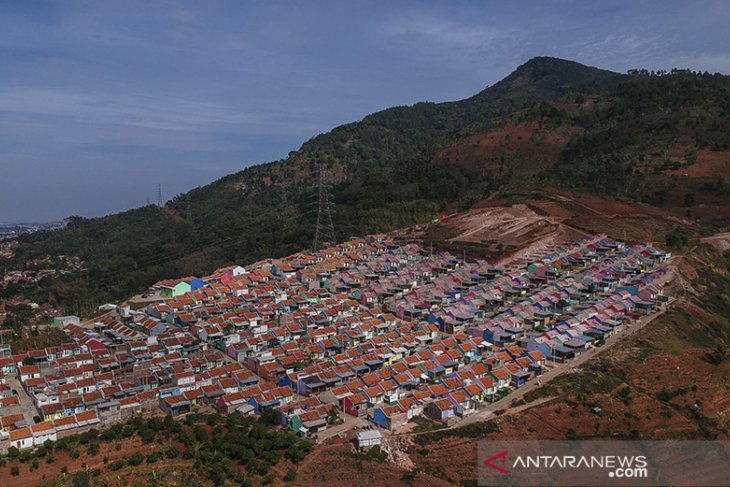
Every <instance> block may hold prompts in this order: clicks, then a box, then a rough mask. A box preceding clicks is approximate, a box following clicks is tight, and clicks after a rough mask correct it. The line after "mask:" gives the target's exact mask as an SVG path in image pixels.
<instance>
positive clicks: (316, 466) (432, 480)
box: [293, 443, 453, 487]
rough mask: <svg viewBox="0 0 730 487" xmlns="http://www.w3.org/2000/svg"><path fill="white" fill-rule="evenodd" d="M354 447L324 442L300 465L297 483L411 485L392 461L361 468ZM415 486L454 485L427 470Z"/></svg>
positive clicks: (419, 477) (363, 465) (309, 484)
mask: <svg viewBox="0 0 730 487" xmlns="http://www.w3.org/2000/svg"><path fill="white" fill-rule="evenodd" d="M353 451H354V450H353V446H352V445H351V444H349V443H337V444H332V445H323V446H319V447H317V448H316V449H315V451H314V452H313V453H312V454H310V455H309V456H308V457H307V458H306V459H305V460H304V461H303V462H302V463H301V465H300V466H299V468H298V471H297V478H296V480H295V481H294V483H293V485H296V486H301V487H307V486H313V485H322V486H340V485H342V486H344V485H358V486H359V485H363V486H365V485H371V486H377V487H382V486H384V485H407V483H406V482H405V480H403V479H402V477H403V475H404V474H405V473H406V471H405V470H403V469H400V468H398V467H397V466H396V465H394V464H392V463H387V462H386V463H378V462H374V461H364V462H362V467H361V468H360V467H358V465H357V461H356V459H355V458H354V457H353V456H352V452H353ZM412 485H418V486H433V487H445V486H450V485H453V484H452V483H449V482H447V481H445V480H442V479H440V478H436V477H432V476H430V475H427V474H425V473H421V474H419V475H418V476H417V477H416V478H415V479H414V480H413V483H412Z"/></svg>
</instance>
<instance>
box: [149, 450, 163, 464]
mask: <svg viewBox="0 0 730 487" xmlns="http://www.w3.org/2000/svg"><path fill="white" fill-rule="evenodd" d="M161 456H162V454H161V453H160V452H158V451H153V452H152V453H150V454H149V455H147V463H155V462H157V461H158V460H159V459H160V457H161Z"/></svg>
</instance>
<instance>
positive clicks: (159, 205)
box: [157, 184, 162, 208]
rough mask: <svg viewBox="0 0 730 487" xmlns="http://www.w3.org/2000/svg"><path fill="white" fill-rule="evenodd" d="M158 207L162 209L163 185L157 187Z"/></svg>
mask: <svg viewBox="0 0 730 487" xmlns="http://www.w3.org/2000/svg"><path fill="white" fill-rule="evenodd" d="M157 206H158V207H159V208H162V185H161V184H158V185H157Z"/></svg>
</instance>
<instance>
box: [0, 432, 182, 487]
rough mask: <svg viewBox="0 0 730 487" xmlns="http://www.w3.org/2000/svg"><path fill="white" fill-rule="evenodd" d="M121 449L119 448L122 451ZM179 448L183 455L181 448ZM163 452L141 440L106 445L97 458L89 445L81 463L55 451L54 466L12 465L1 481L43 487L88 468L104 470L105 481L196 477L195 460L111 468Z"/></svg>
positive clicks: (81, 449)
mask: <svg viewBox="0 0 730 487" xmlns="http://www.w3.org/2000/svg"><path fill="white" fill-rule="evenodd" d="M117 445H118V447H119V449H118V450H117ZM176 446H177V447H178V449H180V451H182V447H181V446H180V445H176ZM159 448H160V445H159V444H156V443H152V444H145V443H143V442H142V440H141V439H139V438H138V437H132V438H128V439H124V440H119V441H114V442H110V443H102V444H101V450H100V451H99V453H98V454H97V455H90V454H89V452H88V445H79V446H78V448H77V449H78V451H79V453H80V455H79V457H78V458H77V459H73V458H71V456H70V455H69V453H68V452H62V451H54V452H53V458H54V462H53V463H50V464H49V463H46V460H45V459H44V458H40V459H39V468H38V469H37V470H31V468H30V467H31V462H27V463H21V462H19V461H17V460H14V461H8V462H7V463H6V465H5V466H4V467H2V468H0V478H2V479H4V480H3V482H2V485H7V486H10V487H34V486H36V485H40V484H41V483H42V482H43V481H44V480H45V481H46V482H48V483H49V484H50V483H51V482H52V481H53V480H54V479H56V478H57V477H58V476H59V475H61V469H62V468H63V467H66V469H67V471H68V473H69V474H72V473H74V472H76V471H79V470H83V469H84V467H85V466H88V469H89V470H90V471H91V470H94V469H99V470H101V478H105V477H106V478H110V479H116V478H119V477H128V478H129V479H130V480H132V481H133V480H138V481H144V480H145V479H147V477H148V474H149V473H150V472H152V471H153V470H158V471H165V470H167V469H172V471H173V472H177V473H178V474H180V475H183V474H184V475H192V474H193V473H192V460H183V459H182V458H181V457H178V458H176V459H174V460H167V459H165V460H160V461H159V462H157V463H155V464H152V465H150V464H148V463H146V462H143V463H142V464H141V465H139V466H136V467H130V466H125V467H124V468H122V469H120V470H117V471H112V470H110V469H109V468H108V465H109V464H111V463H113V462H115V461H117V460H123V459H124V458H125V457H130V456H131V455H133V454H135V453H137V452H140V453H142V454H144V455H145V456H146V455H147V454H149V453H152V452H154V451H157V450H159ZM105 457H106V458H107V460H108V463H107V464H104V458H105ZM13 466H18V467H19V469H20V475H19V476H17V477H13V476H11V475H10V469H11V468H12V467H13Z"/></svg>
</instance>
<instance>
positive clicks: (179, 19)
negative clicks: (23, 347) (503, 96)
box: [0, 0, 730, 223]
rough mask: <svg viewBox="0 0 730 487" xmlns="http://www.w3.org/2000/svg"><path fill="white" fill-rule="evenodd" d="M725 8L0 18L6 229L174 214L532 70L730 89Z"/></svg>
mask: <svg viewBox="0 0 730 487" xmlns="http://www.w3.org/2000/svg"><path fill="white" fill-rule="evenodd" d="M728 25H730V3H729V2H725V1H704V2H703V1H699V2H673V1H645V2H631V1H616V2H581V1H545V2H537V1H535V2H477V1H473V2H472V1H469V2H467V1H453V2H436V1H418V2H415V1H404V2H386V1H357V2H341V1H312V2H303V1H291V2H276V1H270V2H264V1H261V2H258V1H255V2H234V1H229V2H225V1H222V2H186V1H179V2H178V1H175V2H173V1H169V2H139V1H123V2H121V1H120V2H93V1H76V2H65V3H60V2H51V1H27V0H25V1H24V0H19V1H12V0H11V1H7V0H6V1H3V2H1V3H0V66H1V67H0V222H7V223H12V222H42V221H58V220H61V219H63V218H65V217H68V216H70V215H82V216H87V217H91V216H100V215H104V214H108V213H114V212H118V211H123V210H125V209H128V208H132V207H138V206H141V205H144V204H145V202H146V200H147V198H149V200H150V201H151V202H153V203H155V202H156V201H157V187H158V184H161V185H162V189H163V193H164V194H163V197H164V199H165V200H168V199H170V198H172V197H173V196H174V195H175V194H178V193H181V192H184V191H187V190H189V189H191V188H193V187H196V186H200V185H204V184H207V183H209V182H211V181H213V180H215V179H217V178H219V177H221V176H224V175H226V174H230V173H232V172H236V171H239V170H242V169H244V168H245V167H247V166H249V165H251V164H257V163H264V162H268V161H271V160H277V159H280V158H284V157H286V155H287V153H288V152H290V151H293V150H296V149H298V148H299V146H300V145H301V144H302V143H303V142H304V141H306V140H307V139H309V138H311V137H313V136H315V135H317V134H318V133H321V132H326V131H328V130H330V129H332V128H333V127H335V126H337V125H340V124H343V123H348V122H352V121H356V120H359V119H361V118H363V117H364V116H366V115H368V114H369V113H372V112H375V111H378V110H382V109H385V108H388V107H390V106H394V105H410V104H413V103H416V102H419V101H434V102H440V101H447V100H457V99H463V98H466V97H469V96H471V95H473V94H475V93H477V92H479V91H481V90H482V89H484V88H485V87H486V86H487V85H491V84H493V83H495V82H497V81H498V80H500V79H501V78H503V77H504V76H506V75H507V74H509V73H510V72H511V71H512V70H514V69H515V68H516V67H517V66H518V65H520V64H522V63H524V62H525V61H527V60H528V59H530V58H532V57H534V56H556V57H561V58H565V59H571V60H574V61H577V62H580V63H583V64H587V65H591V66H597V67H600V68H605V69H611V70H614V71H620V72H625V71H626V70H628V69H632V68H647V69H672V68H675V67H677V68H690V69H695V70H702V71H711V72H722V73H726V74H727V73H730V29H728V27H727V26H728Z"/></svg>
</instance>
